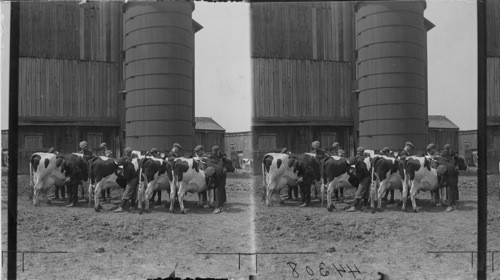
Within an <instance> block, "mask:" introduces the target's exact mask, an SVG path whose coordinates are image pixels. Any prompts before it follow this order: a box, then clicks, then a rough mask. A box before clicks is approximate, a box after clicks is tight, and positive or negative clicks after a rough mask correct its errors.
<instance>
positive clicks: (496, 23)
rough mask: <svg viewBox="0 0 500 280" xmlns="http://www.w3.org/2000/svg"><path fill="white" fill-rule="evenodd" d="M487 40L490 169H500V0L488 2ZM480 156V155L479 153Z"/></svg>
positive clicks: (491, 170) (493, 170)
mask: <svg viewBox="0 0 500 280" xmlns="http://www.w3.org/2000/svg"><path fill="white" fill-rule="evenodd" d="M486 5H487V7H488V9H487V12H486V25H487V26H486V32H487V37H488V40H487V41H488V42H487V53H486V56H487V62H486V67H487V70H486V71H487V77H486V82H487V86H486V92H487V104H488V105H487V106H488V107H487V116H488V127H487V144H488V145H487V148H488V155H487V157H488V171H489V172H494V173H498V172H499V171H500V167H499V163H500V1H496V0H488V1H487V3H486ZM479 156H480V155H479Z"/></svg>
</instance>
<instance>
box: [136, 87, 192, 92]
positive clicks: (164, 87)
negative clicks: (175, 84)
mask: <svg viewBox="0 0 500 280" xmlns="http://www.w3.org/2000/svg"><path fill="white" fill-rule="evenodd" d="M146 89H165V90H166V89H179V90H186V91H189V92H191V91H193V90H192V89H187V88H172V87H161V88H135V89H127V92H131V91H136V90H146Z"/></svg>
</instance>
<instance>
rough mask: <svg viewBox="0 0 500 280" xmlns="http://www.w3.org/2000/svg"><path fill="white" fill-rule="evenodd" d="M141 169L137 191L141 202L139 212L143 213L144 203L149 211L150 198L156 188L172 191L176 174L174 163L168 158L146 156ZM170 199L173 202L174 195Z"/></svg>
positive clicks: (139, 202)
mask: <svg viewBox="0 0 500 280" xmlns="http://www.w3.org/2000/svg"><path fill="white" fill-rule="evenodd" d="M140 169H141V171H140V173H141V174H140V179H139V187H138V191H137V200H138V204H139V205H138V206H139V214H142V203H145V211H146V212H147V213H149V199H150V198H151V197H152V195H153V193H154V192H155V191H156V190H159V191H164V190H166V191H168V192H170V191H171V186H172V185H173V184H174V174H173V168H172V164H170V163H169V162H168V161H167V160H163V159H159V158H154V157H146V158H144V159H143V160H142V164H141V168H140ZM144 186H146V187H144ZM170 201H171V203H172V202H173V201H174V197H172V198H171V199H170Z"/></svg>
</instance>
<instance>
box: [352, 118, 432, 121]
mask: <svg viewBox="0 0 500 280" xmlns="http://www.w3.org/2000/svg"><path fill="white" fill-rule="evenodd" d="M399 120H419V121H427V119H419V118H401V117H398V118H397V119H396V118H380V119H374V118H369V119H362V118H359V122H370V121H399Z"/></svg>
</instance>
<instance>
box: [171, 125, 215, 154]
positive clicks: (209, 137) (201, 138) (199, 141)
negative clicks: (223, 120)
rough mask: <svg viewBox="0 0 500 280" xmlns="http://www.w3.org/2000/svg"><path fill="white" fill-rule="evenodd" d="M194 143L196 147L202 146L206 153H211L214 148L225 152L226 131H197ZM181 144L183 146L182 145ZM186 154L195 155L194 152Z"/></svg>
mask: <svg viewBox="0 0 500 280" xmlns="http://www.w3.org/2000/svg"><path fill="white" fill-rule="evenodd" d="M194 141H195V143H194V147H196V146H198V145H202V146H203V148H204V149H205V152H210V151H211V150H212V147H213V146H219V148H220V149H221V150H222V151H223V149H224V131H210V130H195V133H194ZM179 144H181V146H182V143H179ZM194 147H193V148H194ZM186 152H189V153H191V154H193V151H186Z"/></svg>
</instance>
